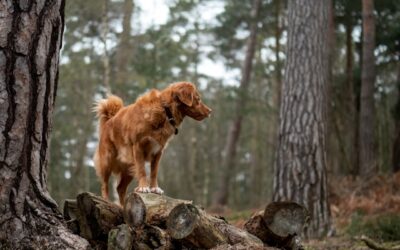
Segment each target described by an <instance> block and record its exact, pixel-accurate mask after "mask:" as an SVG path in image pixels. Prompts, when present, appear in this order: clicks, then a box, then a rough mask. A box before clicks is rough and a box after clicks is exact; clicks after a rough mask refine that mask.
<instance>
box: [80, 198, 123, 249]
mask: <svg viewBox="0 0 400 250" xmlns="http://www.w3.org/2000/svg"><path fill="white" fill-rule="evenodd" d="M77 205H78V211H79V213H78V218H77V219H78V221H79V231H80V235H81V236H83V237H84V238H86V239H88V240H100V241H107V237H108V233H109V232H110V230H111V229H113V228H115V227H116V226H118V225H120V224H122V223H123V222H124V219H123V216H122V208H121V207H120V206H118V205H116V204H114V203H111V202H108V201H106V200H104V199H103V198H101V197H99V196H96V195H94V194H92V193H81V194H79V195H78V197H77Z"/></svg>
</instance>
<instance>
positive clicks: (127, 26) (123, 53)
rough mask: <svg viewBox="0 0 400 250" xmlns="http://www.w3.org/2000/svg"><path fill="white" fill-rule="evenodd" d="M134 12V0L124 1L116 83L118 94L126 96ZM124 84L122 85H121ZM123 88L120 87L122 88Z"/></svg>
mask: <svg viewBox="0 0 400 250" xmlns="http://www.w3.org/2000/svg"><path fill="white" fill-rule="evenodd" d="M132 13H133V0H125V1H124V18H123V20H122V33H121V37H120V41H119V45H118V48H117V55H116V74H115V83H116V86H115V87H116V89H117V90H120V91H118V93H117V94H118V95H120V96H124V93H125V92H126V90H124V89H123V86H124V84H126V83H127V81H128V68H127V65H128V63H129V58H131V57H132V55H133V51H132V46H131V41H130V40H131V30H132V27H131V19H132ZM121 85H122V86H121ZM121 87H122V89H119V88H121Z"/></svg>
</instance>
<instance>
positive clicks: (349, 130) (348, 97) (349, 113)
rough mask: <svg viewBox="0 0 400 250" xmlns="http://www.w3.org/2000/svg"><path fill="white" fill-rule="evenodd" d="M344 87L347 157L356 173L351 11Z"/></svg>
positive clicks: (356, 151)
mask: <svg viewBox="0 0 400 250" xmlns="http://www.w3.org/2000/svg"><path fill="white" fill-rule="evenodd" d="M345 29H346V87H345V90H344V91H343V92H344V95H345V102H346V104H345V110H344V112H345V116H346V117H347V119H346V124H347V126H346V134H347V135H348V136H347V143H348V145H349V148H350V150H349V152H348V154H347V155H349V157H348V159H349V161H350V163H351V165H350V166H349V169H348V170H349V171H350V172H351V173H353V174H355V173H358V169H359V168H358V146H357V145H358V142H357V140H358V137H357V134H358V117H359V114H358V109H357V102H356V95H355V93H354V91H355V87H354V74H353V70H354V58H353V37H352V33H353V21H352V12H351V11H348V12H347V13H346V25H345Z"/></svg>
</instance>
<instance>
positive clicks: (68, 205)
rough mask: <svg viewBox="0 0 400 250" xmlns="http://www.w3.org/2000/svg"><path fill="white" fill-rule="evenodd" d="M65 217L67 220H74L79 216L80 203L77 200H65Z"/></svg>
mask: <svg viewBox="0 0 400 250" xmlns="http://www.w3.org/2000/svg"><path fill="white" fill-rule="evenodd" d="M63 213H64V219H65V220H73V219H76V218H77V217H78V216H77V214H78V205H77V202H76V200H72V199H66V200H65V201H64V211H63Z"/></svg>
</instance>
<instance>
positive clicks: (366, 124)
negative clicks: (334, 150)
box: [359, 0, 377, 177]
mask: <svg viewBox="0 0 400 250" xmlns="http://www.w3.org/2000/svg"><path fill="white" fill-rule="evenodd" d="M373 11H374V2H373V0H363V1H362V12H363V15H362V16H363V56H362V72H361V99H360V120H359V148H360V152H359V153H360V154H359V164H360V175H361V176H363V177H367V176H370V175H372V174H374V173H375V172H376V171H377V159H376V137H375V102H374V90H375V88H374V85H375V56H374V50H375V21H374V14H373Z"/></svg>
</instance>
